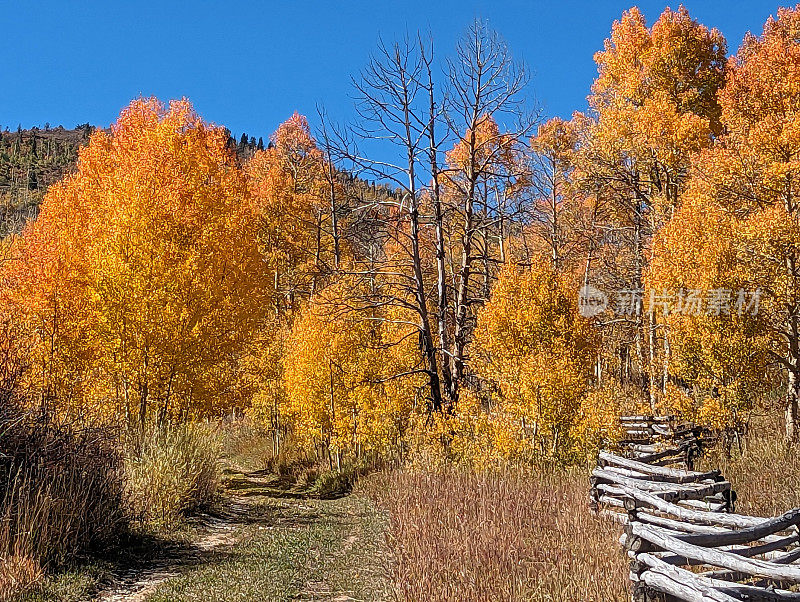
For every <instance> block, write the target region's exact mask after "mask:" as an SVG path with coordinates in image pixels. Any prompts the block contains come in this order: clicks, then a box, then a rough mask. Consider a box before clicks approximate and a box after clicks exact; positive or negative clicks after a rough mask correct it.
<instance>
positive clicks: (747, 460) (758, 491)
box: [702, 415, 800, 516]
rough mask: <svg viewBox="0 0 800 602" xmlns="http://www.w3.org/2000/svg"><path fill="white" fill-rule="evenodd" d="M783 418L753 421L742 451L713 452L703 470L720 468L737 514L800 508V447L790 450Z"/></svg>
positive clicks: (763, 514) (775, 511) (760, 418)
mask: <svg viewBox="0 0 800 602" xmlns="http://www.w3.org/2000/svg"><path fill="white" fill-rule="evenodd" d="M783 433H784V430H783V423H782V422H781V421H780V416H774V415H770V416H769V417H758V418H756V419H754V420H753V421H752V424H751V427H750V431H749V433H748V436H747V437H746V438H745V439H744V440H743V442H742V446H741V448H740V447H739V446H738V445H734V446H733V447H732V450H731V453H730V454H729V455H726V454H724V453H722V450H712V451H711V452H710V453H709V454H708V455H707V456H706V457H704V458H703V460H702V465H703V466H709V467H713V468H719V469H720V470H721V471H722V475H723V476H724V477H725V478H726V479H728V480H729V481H730V482H731V484H732V485H733V489H734V491H736V494H737V496H738V497H737V501H736V512H739V513H742V514H752V515H755V516H775V515H778V514H783V513H784V512H786V511H788V510H790V509H792V508H797V507H800V446H799V445H797V444H795V445H794V446H788V445H787V444H786V442H785V440H784V438H783Z"/></svg>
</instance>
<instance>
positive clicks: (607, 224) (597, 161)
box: [576, 7, 726, 406]
mask: <svg viewBox="0 0 800 602" xmlns="http://www.w3.org/2000/svg"><path fill="white" fill-rule="evenodd" d="M725 52H726V45H725V40H724V38H723V37H722V35H721V34H720V33H719V32H718V31H717V30H715V29H708V28H706V27H705V26H703V25H701V24H700V23H698V22H697V21H695V20H693V19H692V18H691V16H690V15H689V13H688V11H687V10H686V9H685V8H683V7H681V8H680V9H678V10H677V11H672V10H670V9H667V10H665V11H664V12H663V13H662V14H661V16H660V17H659V18H658V20H657V21H656V22H655V23H654V24H653V25H652V27H649V28H648V26H647V24H646V22H645V19H644V16H643V15H642V14H641V12H640V11H639V10H638V9H636V8H632V9H630V10H629V11H626V12H625V13H624V14H623V15H622V18H621V19H620V20H619V21H616V22H615V23H614V25H613V28H612V32H611V37H610V38H609V39H608V40H606V42H605V47H604V49H603V50H602V51H600V52H598V53H597V54H596V55H595V62H596V63H597V65H598V77H597V79H596V80H595V82H594V84H593V85H592V94H591V96H590V97H589V104H590V109H591V110H590V112H589V115H588V116H578V117H577V119H576V123H577V124H579V125H580V128H581V129H580V131H581V137H580V140H579V143H578V147H579V149H580V153H579V168H580V171H581V172H582V173H581V175H580V177H581V179H582V181H583V186H584V187H585V189H586V191H587V193H589V194H591V195H593V196H595V197H597V198H598V199H602V201H603V203H604V205H605V206H606V212H605V217H606V219H605V220H604V223H601V224H599V226H600V227H601V228H602V230H603V232H604V234H605V236H604V237H603V238H604V239H605V241H606V242H605V245H604V246H605V247H606V248H605V249H603V250H601V251H600V252H599V253H595V261H596V263H597V265H596V266H595V267H596V269H594V270H593V274H592V276H591V277H590V280H591V283H592V284H594V285H595V286H597V287H598V288H601V289H605V290H610V291H614V290H629V291H637V292H638V294H641V291H642V290H643V288H644V274H645V271H646V269H647V261H648V255H649V249H650V244H651V239H652V235H653V233H654V232H656V231H657V230H658V229H659V228H660V227H661V226H662V225H663V224H664V222H665V221H666V220H667V219H669V217H670V216H671V215H672V213H673V212H674V210H675V208H676V207H678V206H679V204H680V200H681V197H682V195H683V192H684V190H685V183H686V178H687V175H688V169H689V166H690V161H691V156H692V154H693V153H695V152H698V151H699V150H701V149H703V148H705V147H708V146H709V145H710V144H711V141H712V139H713V137H714V135H716V134H718V133H719V131H720V125H719V116H720V109H719V105H718V103H717V91H718V90H719V88H720V87H721V86H722V83H723V81H724V77H725V65H726V56H725ZM610 234H613V235H610ZM587 253H588V252H587ZM625 319H626V320H627V322H626V323H625V326H626V328H624V329H622V331H620V326H621V325H623V323H622V322H617V323H616V330H617V333H618V334H617V338H618V340H616V341H614V342H613V344H612V345H610V346H611V347H613V348H614V351H615V355H618V356H619V361H620V362H625V361H627V360H625V359H624V358H635V359H634V362H632V364H633V367H634V369H635V373H634V374H632V375H631V376H632V377H633V379H634V381H636V383H637V384H638V386H639V387H640V389H641V391H642V393H643V394H644V396H646V397H648V398H649V401H650V404H651V406H652V405H654V404H655V402H656V399H657V394H658V390H659V375H660V374H661V373H662V364H663V362H664V361H666V356H667V355H668V348H667V347H666V345H663V342H664V338H663V333H664V331H665V329H664V327H663V324H659V323H658V320H657V316H656V315H655V314H654V313H653V312H652V311H647V312H635V315H631V316H627V317H626V318H625ZM659 339H661V341H660V340H659ZM660 342H661V343H662V345H661V347H662V350H661V351H659V343H660ZM659 354H660V355H661V356H662V357H661V358H660V359H661V364H660V363H659ZM621 372H623V371H622V370H621ZM662 384H663V383H662Z"/></svg>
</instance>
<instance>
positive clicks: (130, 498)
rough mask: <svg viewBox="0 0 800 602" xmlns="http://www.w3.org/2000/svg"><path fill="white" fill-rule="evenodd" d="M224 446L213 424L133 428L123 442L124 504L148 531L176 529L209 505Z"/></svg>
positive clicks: (214, 492)
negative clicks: (193, 513)
mask: <svg viewBox="0 0 800 602" xmlns="http://www.w3.org/2000/svg"><path fill="white" fill-rule="evenodd" d="M219 455H220V443H219V438H218V437H217V434H216V433H215V432H214V430H213V429H212V428H211V426H209V425H206V424H203V423H187V424H179V425H174V426H163V427H152V428H148V429H145V430H141V429H135V430H133V431H131V432H130V433H129V434H128V437H127V440H126V441H125V463H124V466H125V494H126V495H125V503H126V511H127V513H128V514H129V515H130V517H131V518H132V519H134V520H135V521H136V522H138V523H139V524H143V525H145V526H146V527H156V528H161V527H166V528H170V527H174V526H175V525H177V524H179V523H180V521H181V519H182V517H184V516H186V515H188V514H190V513H192V512H195V511H197V510H199V509H204V508H208V507H210V506H211V505H212V504H213V502H214V500H215V499H216V495H217V489H218V487H219V478H220V468H219Z"/></svg>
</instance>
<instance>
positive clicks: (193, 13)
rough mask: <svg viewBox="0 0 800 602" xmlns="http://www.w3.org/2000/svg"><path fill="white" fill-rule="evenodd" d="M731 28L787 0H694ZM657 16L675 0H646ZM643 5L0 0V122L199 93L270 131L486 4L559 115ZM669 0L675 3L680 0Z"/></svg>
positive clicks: (88, 117)
mask: <svg viewBox="0 0 800 602" xmlns="http://www.w3.org/2000/svg"><path fill="white" fill-rule="evenodd" d="M684 4H685V5H686V6H687V8H688V9H689V10H690V12H691V13H692V15H693V16H694V17H695V18H697V19H699V20H700V21H701V22H703V23H705V24H706V25H708V26H714V27H717V28H718V29H720V30H721V31H722V32H723V34H725V36H726V38H727V39H728V46H729V51H731V52H733V51H735V49H736V48H737V47H738V45H739V43H740V42H741V40H742V37H743V36H744V34H745V32H747V31H748V30H751V31H753V32H756V33H758V32H760V31H761V28H762V26H763V23H764V21H765V20H766V19H767V17H768V16H769V15H770V14H775V12H776V10H777V7H778V6H779V4H776V3H774V2H761V1H743V0H726V1H722V0H704V1H700V0H697V1H695V0H686V1H685V2H684ZM637 5H638V6H639V7H640V8H641V9H642V10H643V12H644V13H645V15H646V16H647V18H648V22H649V23H652V21H653V20H655V19H656V18H657V17H658V15H659V14H660V12H661V11H662V10H663V9H664V7H665V6H666V5H667V4H665V3H664V2H663V1H662V2H650V1H647V2H638V3H637ZM630 6H631V4H630V3H628V2H616V1H610V0H595V1H593V2H587V1H562V2H544V1H536V0H531V1H529V2H522V1H509V2H500V1H494V2H492V1H489V0H486V1H475V0H461V1H452V0H427V1H419V0H405V1H403V2H380V1H377V0H374V1H372V2H366V1H362V0H348V1H347V2H322V1H319V2H301V1H296V2H242V1H231V0H229V1H227V2H223V1H218V2H204V1H202V0H196V1H194V2H170V1H162V2H145V1H141V2H121V1H116V0H105V1H93V2H82V1H80V0H75V1H72V2H64V1H63V0H61V1H56V0H41V1H37V0H29V1H25V0H19V1H18V2H8V1H5V0H0V22H2V23H3V35H2V36H0V65H2V70H0V77H2V80H3V91H2V93H0V125H2V127H9V129H12V130H13V129H15V128H16V127H17V124H18V123H19V124H22V126H23V127H26V128H27V127H31V126H34V125H38V126H44V124H45V123H46V122H49V123H50V124H51V125H53V126H55V125H58V124H63V125H65V126H66V127H73V126H74V125H76V124H78V123H84V122H90V123H93V124H96V125H100V126H105V125H108V124H109V123H111V122H112V121H114V119H115V118H116V116H117V114H118V113H119V110H120V109H121V108H122V107H124V106H125V105H126V104H127V103H128V102H129V101H130V100H131V99H132V98H134V97H136V96H139V95H145V96H150V95H155V96H157V97H159V98H161V99H169V98H177V97H181V96H187V97H189V98H190V99H191V100H192V101H193V102H194V105H195V108H196V109H197V110H198V111H199V112H200V114H201V115H203V116H204V117H205V118H206V119H208V120H210V121H214V122H216V123H218V124H222V125H225V126H227V127H229V128H230V129H231V130H232V131H233V132H235V133H239V132H242V131H246V132H247V133H248V134H251V135H255V136H256V137H258V136H265V137H266V136H267V135H269V133H271V132H272V131H273V130H274V129H275V127H276V126H277V124H278V123H280V122H281V121H282V120H284V119H285V118H286V117H288V116H289V115H290V114H291V113H292V112H293V111H295V110H297V111H300V112H301V113H305V114H307V115H309V116H312V115H313V114H315V110H316V109H315V107H316V105H317V103H322V104H324V105H325V107H326V108H327V110H328V112H329V113H330V114H331V116H332V117H333V118H335V119H337V120H342V119H348V118H351V117H352V115H353V111H352V100H351V96H352V89H351V87H350V80H349V78H350V76H351V75H353V74H356V73H357V72H358V71H359V69H361V68H362V67H363V65H364V63H365V62H366V60H367V58H368V56H369V53H370V52H371V51H372V50H373V49H374V48H375V44H376V41H377V39H378V36H379V35H380V36H382V37H383V38H384V39H386V40H391V39H393V38H395V37H397V36H401V35H403V34H404V33H405V32H406V31H415V30H417V29H423V30H431V31H432V32H433V34H434V37H435V40H436V43H437V50H438V53H439V55H442V54H444V53H446V52H449V51H450V49H451V48H452V47H453V45H454V44H455V40H456V38H457V37H458V35H459V34H460V33H461V32H463V30H464V29H465V28H466V26H467V25H468V24H469V22H470V21H471V20H472V19H473V18H475V17H482V18H486V19H488V20H489V22H490V23H491V25H492V26H493V27H494V28H495V29H497V30H498V31H499V32H500V33H501V34H502V35H503V36H504V37H505V38H506V39H507V40H508V42H509V45H510V46H511V48H512V51H513V52H514V54H515V56H516V57H517V58H520V59H523V60H524V61H525V62H526V63H527V64H528V66H529V68H530V71H531V73H532V76H533V77H532V81H531V88H530V92H529V93H530V95H531V96H534V97H535V98H536V101H537V103H538V104H539V105H541V107H542V108H543V110H544V112H545V114H547V115H561V116H565V117H566V116H569V115H570V114H571V113H572V112H573V111H574V110H579V109H582V108H584V107H585V104H586V102H585V98H586V94H587V93H588V90H589V86H590V85H591V82H592V79H593V77H594V75H595V73H596V71H595V66H594V63H593V62H592V55H593V53H594V52H595V51H597V50H599V49H600V48H601V47H602V44H603V40H604V39H605V38H606V37H607V36H608V34H609V32H610V29H611V24H612V22H613V21H614V19H617V18H619V16H620V14H621V13H622V11H623V10H625V9H627V8H629V7H630ZM671 6H673V7H675V8H676V7H677V4H672V5H671Z"/></svg>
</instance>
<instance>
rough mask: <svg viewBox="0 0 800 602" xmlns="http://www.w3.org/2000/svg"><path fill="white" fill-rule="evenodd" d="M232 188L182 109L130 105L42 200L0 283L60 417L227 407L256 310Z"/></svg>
mask: <svg viewBox="0 0 800 602" xmlns="http://www.w3.org/2000/svg"><path fill="white" fill-rule="evenodd" d="M252 224H253V219H252V215H251V207H250V205H249V203H248V202H247V195H246V186H245V180H244V176H243V174H242V173H241V171H240V170H239V169H238V166H237V164H236V161H235V159H234V157H233V156H232V154H231V152H230V151H229V150H228V149H227V134H226V133H225V131H224V130H223V129H222V128H218V127H215V126H213V125H210V124H207V123H205V122H204V121H202V120H201V119H200V118H199V117H198V116H197V114H196V113H194V111H193V109H192V107H191V105H190V104H189V103H188V102H187V101H174V102H172V103H170V105H169V106H168V107H165V106H164V105H162V104H161V103H159V102H158V101H156V100H155V99H139V100H136V101H134V102H132V103H131V105H130V106H129V107H128V108H126V109H125V110H124V111H123V112H122V114H121V115H120V117H119V119H118V121H117V122H116V123H115V124H114V125H113V126H112V128H111V131H110V132H109V133H105V132H98V133H96V134H94V135H93V136H92V139H91V140H90V142H89V145H88V146H87V147H86V148H85V149H83V150H82V152H81V155H80V160H79V163H78V170H77V172H76V173H75V174H74V175H73V176H70V177H69V178H67V179H66V180H65V181H64V182H62V183H60V184H59V185H57V186H55V187H54V188H53V189H51V190H50V191H49V192H48V194H47V196H46V198H45V201H44V203H43V206H42V210H41V214H40V216H39V218H38V219H37V220H36V221H35V222H33V223H32V224H31V225H30V226H29V227H28V228H27V229H26V231H25V232H24V233H23V236H22V237H21V240H20V243H19V246H18V248H17V250H16V261H14V262H12V263H9V264H7V269H6V271H5V273H4V280H5V283H6V285H7V286H6V287H5V291H4V293H5V297H6V299H7V300H8V302H9V303H12V304H14V306H15V307H16V308H17V310H18V311H19V313H20V314H21V315H23V316H24V322H25V324H26V325H27V327H28V329H29V332H30V333H31V336H33V337H34V339H35V341H36V353H35V354H34V369H33V370H32V371H31V373H30V378H31V385H32V386H33V387H34V388H35V389H36V390H38V391H39V392H40V393H41V395H42V396H43V397H44V398H45V399H47V400H51V401H52V402H54V403H58V404H61V405H62V406H63V408H64V409H66V410H70V411H78V412H92V411H97V410H98V409H100V410H101V411H102V413H104V414H106V415H108V414H118V415H127V416H128V417H129V418H130V419H134V418H138V419H139V420H141V421H144V420H146V419H148V417H156V416H157V417H158V418H160V419H164V418H166V417H168V416H170V415H173V414H177V415H187V414H202V413H213V412H217V411H219V410H220V409H222V408H224V407H226V406H228V405H230V404H232V403H235V402H236V401H237V387H236V382H237V371H238V363H239V360H240V357H241V355H242V352H243V349H244V343H245V341H246V338H247V337H248V336H249V333H250V332H252V330H253V329H254V328H255V327H256V325H257V324H258V323H259V321H260V318H261V313H262V311H263V310H262V307H263V305H264V303H263V298H264V289H263V287H262V286H261V281H260V278H261V257H260V255H259V253H258V250H257V247H256V239H255V232H254V230H253V228H252Z"/></svg>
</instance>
